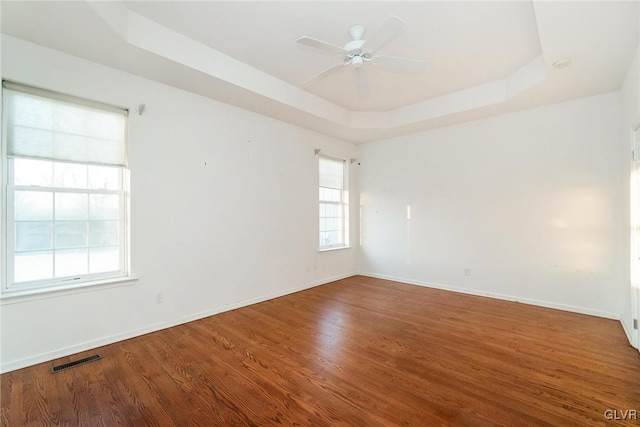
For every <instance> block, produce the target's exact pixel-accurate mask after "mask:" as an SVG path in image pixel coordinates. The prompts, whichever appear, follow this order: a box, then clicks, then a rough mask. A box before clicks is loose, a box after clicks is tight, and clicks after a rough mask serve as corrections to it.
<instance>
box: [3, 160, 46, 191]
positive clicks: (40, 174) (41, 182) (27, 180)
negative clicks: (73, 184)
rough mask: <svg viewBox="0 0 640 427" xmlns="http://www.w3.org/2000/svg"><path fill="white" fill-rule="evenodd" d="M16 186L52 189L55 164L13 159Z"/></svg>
mask: <svg viewBox="0 0 640 427" xmlns="http://www.w3.org/2000/svg"><path fill="white" fill-rule="evenodd" d="M13 183H14V185H37V186H40V187H51V185H52V184H53V163H51V162H47V161H41V160H30V159H13Z"/></svg>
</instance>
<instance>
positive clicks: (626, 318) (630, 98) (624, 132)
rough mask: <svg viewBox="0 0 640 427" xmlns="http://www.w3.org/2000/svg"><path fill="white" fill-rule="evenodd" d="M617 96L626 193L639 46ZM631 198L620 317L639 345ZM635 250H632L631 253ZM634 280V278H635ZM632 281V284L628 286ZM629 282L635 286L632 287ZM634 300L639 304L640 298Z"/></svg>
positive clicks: (639, 86) (636, 121)
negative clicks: (620, 112)
mask: <svg viewBox="0 0 640 427" xmlns="http://www.w3.org/2000/svg"><path fill="white" fill-rule="evenodd" d="M620 100H621V105H622V127H621V135H620V141H621V147H622V148H621V152H622V156H621V160H620V169H621V171H622V182H621V187H622V191H623V193H622V194H623V196H627V195H629V191H630V185H629V184H630V177H631V134H632V132H633V130H634V129H635V128H636V127H637V126H639V125H640V47H638V48H637V49H636V53H635V55H634V57H633V60H632V61H631V64H630V66H629V70H628V71H627V75H626V78H625V80H624V84H623V85H622V88H621V89H620ZM629 201H630V198H629V197H628V196H627V197H623V199H622V202H623V203H622V224H623V227H622V241H623V250H624V252H623V255H622V259H623V261H624V268H623V281H624V283H626V285H627V293H626V295H625V301H624V305H623V310H622V316H621V318H620V321H621V322H622V325H623V326H624V329H625V332H626V333H627V336H628V337H629V341H630V342H631V345H633V346H634V347H636V348H639V346H640V343H639V342H638V331H635V330H634V329H633V316H632V312H633V310H632V304H631V301H632V299H633V298H636V299H640V290H635V289H637V288H636V287H637V286H640V283H631V277H630V269H631V265H630V263H631V262H635V263H637V262H638V260H637V258H636V259H634V260H632V259H631V258H632V257H631V251H630V245H631V239H630V231H631V228H630V226H631V219H630V216H629V214H630V203H629ZM637 255H638V254H637V253H634V257H636V256H637ZM635 280H637V279H635ZM630 285H631V286H630ZM632 286H633V287H634V288H633V290H632ZM636 304H639V305H640V300H639V301H637V303H636Z"/></svg>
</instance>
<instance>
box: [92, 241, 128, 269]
mask: <svg viewBox="0 0 640 427" xmlns="http://www.w3.org/2000/svg"><path fill="white" fill-rule="evenodd" d="M118 270H120V248H118V247H117V246H116V247H109V248H91V249H89V273H105V272H108V271H118Z"/></svg>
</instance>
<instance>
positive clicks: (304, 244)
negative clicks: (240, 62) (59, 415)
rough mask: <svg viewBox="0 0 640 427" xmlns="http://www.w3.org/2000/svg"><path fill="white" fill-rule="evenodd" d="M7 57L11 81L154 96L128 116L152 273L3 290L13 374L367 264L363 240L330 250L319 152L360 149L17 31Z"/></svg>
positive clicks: (5, 350)
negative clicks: (32, 292)
mask: <svg viewBox="0 0 640 427" xmlns="http://www.w3.org/2000/svg"><path fill="white" fill-rule="evenodd" d="M2 65H3V68H2V76H3V78H7V79H11V80H15V81H18V82H21V83H26V84H30V85H35V86H40V87H44V88H47V89H50V90H54V91H59V92H63V93H68V94H72V95H77V96H81V97H84V98H89V99H94V100H98V101H101V102H106V103H110V104H114V105H118V106H124V107H129V108H131V109H133V108H135V107H137V106H138V105H139V104H142V103H144V104H145V105H146V109H145V111H144V114H143V115H142V116H139V115H137V114H136V113H135V112H132V113H131V114H130V121H129V128H130V146H129V160H130V167H131V183H132V184H131V194H132V195H131V197H132V203H131V216H132V220H131V248H132V253H131V258H132V270H133V274H134V275H137V276H138V277H139V281H138V282H137V283H135V284H133V285H128V286H122V287H117V288H113V289H103V290H96V291H91V292H84V293H78V294H73V295H62V296H56V297H50V298H43V299H39V300H35V301H26V302H15V301H12V300H4V299H3V300H2V302H1V303H0V304H1V305H0V310H1V311H0V321H1V332H2V336H1V340H0V343H1V345H2V348H1V350H0V351H1V352H0V362H1V366H0V368H1V369H2V371H7V370H12V369H16V368H20V367H23V366H27V365H30V364H33V363H37V362H42V361H46V360H50V359H53V358H56V357H59V356H62V355H67V354H71V353H75V352H77V351H80V350H85V349H88V348H93V347H95V346H98V345H102V344H105V343H110V342H114V341H117V340H120V339H124V338H128V337H131V336H135V335H139V334H141V333H145V332H149V331H152V330H157V329H161V328H163V327H167V326H170V325H173V324H178V323H181V322H185V321H188V320H192V319H195V318H199V317H204V316H206V315H209V314H212V313H216V312H219V311H223V310H226V309H230V308H233V307H237V306H242V305H247V304H249V303H252V302H256V301H260V300H262V299H265V298H268V297H271V296H278V295H282V294H286V293H289V292H292V291H294V290H297V289H302V288H305V287H310V286H313V285H317V284H320V283H325V282H328V281H331V280H332V279H334V278H339V277H344V276H349V275H352V274H354V273H355V271H356V253H355V251H356V249H355V248H352V249H345V250H340V251H333V252H328V253H318V252H317V247H318V243H317V238H318V236H317V230H318V219H317V215H318V207H317V206H318V205H317V197H318V196H317V157H316V156H315V155H314V153H313V150H314V148H321V149H322V152H323V153H326V154H329V155H332V156H337V157H342V158H346V159H349V158H352V157H355V153H356V148H355V146H354V145H352V144H349V143H345V142H342V141H338V140H335V139H332V138H329V137H326V136H323V135H320V134H317V133H314V132H311V131H308V130H305V129H301V128H298V127H295V126H292V125H289V124H285V123H282V122H279V121H277V120H274V119H270V118H266V117H263V116H260V115H257V114H254V113H250V112H247V111H244V110H241V109H239V108H235V107H231V106H229V105H225V104H222V103H219V102H216V101H213V100H211V99H207V98H204V97H201V96H197V95H194V94H192V93H188V92H185V91H182V90H178V89H175V88H171V87H169V86H165V85H162V84H159V83H156V82H152V81H150V80H146V79H143V78H140V77H136V76H133V75H130V74H127V73H123V72H120V71H117V70H114V69H110V68H107V67H104V66H102V65H99V64H96V63H92V62H89V61H86V60H82V59H79V58H75V57H71V56H68V55H65V54H62V53H60V52H56V51H53V50H50V49H46V48H43V47H40V46H37V45H34V44H31V43H27V42H24V41H20V40H17V39H14V38H11V37H8V36H3V37H2ZM356 171H357V169H355V168H354V167H352V168H351V194H352V200H353V201H354V203H352V206H353V212H352V218H354V219H355V221H357V198H356V197H355V193H356V191H355V189H356V188H357V177H356V176H355V174H356ZM354 224H357V222H354ZM354 229H355V230H357V227H354ZM355 237H356V234H355V232H354V234H353V237H352V240H353V238H355ZM158 294H162V296H163V300H164V302H163V303H160V304H157V303H156V297H157V295H158Z"/></svg>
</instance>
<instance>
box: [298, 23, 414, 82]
mask: <svg viewBox="0 0 640 427" xmlns="http://www.w3.org/2000/svg"><path fill="white" fill-rule="evenodd" d="M404 28H405V22H404V21H403V20H402V19H400V18H398V17H397V16H390V17H388V18H387V20H386V21H385V23H384V25H383V26H382V28H380V29H379V30H378V31H377V32H376V33H374V34H373V35H372V36H371V37H369V38H367V39H363V38H362V37H363V36H364V33H365V28H364V26H362V25H353V26H352V27H350V28H349V35H350V36H351V39H352V40H351V41H350V42H348V43H347V44H345V45H344V46H343V47H340V46H336V45H334V44H331V43H327V42H324V41H321V40H317V39H314V38H311V37H306V36H305V37H300V38H299V39H298V40H296V42H297V43H298V44H300V45H303V46H307V47H311V48H314V49H316V50H317V51H318V52H320V53H325V54H330V55H333V56H338V55H339V56H340V57H342V62H340V63H337V64H334V65H332V66H330V67H329V68H326V69H324V70H322V71H320V72H319V73H318V74H316V75H314V76H312V77H311V78H309V79H307V80H306V81H305V82H304V83H303V85H306V84H308V83H311V82H313V81H319V80H321V79H323V78H325V77H327V76H328V75H329V74H332V73H334V72H336V71H338V70H340V69H342V68H344V67H347V66H351V67H352V68H353V69H354V70H355V73H356V78H357V81H358V89H359V91H360V92H361V93H363V92H366V91H367V90H368V87H367V79H366V74H365V69H364V68H363V66H364V64H365V63H371V64H373V65H374V66H379V67H385V68H389V69H397V70H405V71H420V70H421V69H423V68H424V66H425V65H426V61H423V60H421V59H413V58H404V57H398V56H388V55H378V54H377V51H378V50H379V49H380V48H382V47H383V46H384V45H386V44H387V43H389V42H390V41H391V40H393V39H394V38H396V37H398V36H399V35H400V34H402V33H403V32H404Z"/></svg>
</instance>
